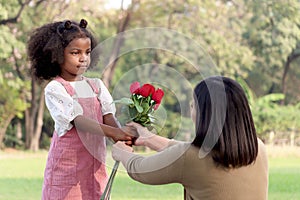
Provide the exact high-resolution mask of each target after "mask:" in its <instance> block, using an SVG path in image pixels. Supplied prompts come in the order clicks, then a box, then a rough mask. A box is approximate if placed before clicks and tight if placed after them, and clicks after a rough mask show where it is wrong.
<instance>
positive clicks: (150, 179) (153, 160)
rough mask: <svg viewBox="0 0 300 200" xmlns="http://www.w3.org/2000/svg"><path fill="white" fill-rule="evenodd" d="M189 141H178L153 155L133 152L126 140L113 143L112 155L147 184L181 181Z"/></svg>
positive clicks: (135, 176)
mask: <svg viewBox="0 0 300 200" xmlns="http://www.w3.org/2000/svg"><path fill="white" fill-rule="evenodd" d="M189 147H190V144H188V143H178V144H177V145H173V146H171V147H169V148H166V149H165V150H163V151H161V152H158V153H156V154H154V155H152V156H147V157H144V156H141V155H137V154H134V153H132V148H130V147H128V146H127V145H126V144H124V142H117V143H116V144H114V145H113V148H112V156H113V158H114V159H115V160H117V161H120V162H122V164H123V165H124V167H125V168H126V170H127V173H128V174H129V176H130V177H131V178H132V179H134V180H136V181H139V182H142V183H145V184H152V185H158V184H167V183H175V182H177V183H181V182H182V177H183V176H182V173H183V171H184V160H185V155H186V154H185V152H186V151H187V150H188V148H189Z"/></svg>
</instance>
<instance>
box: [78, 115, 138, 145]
mask: <svg viewBox="0 0 300 200" xmlns="http://www.w3.org/2000/svg"><path fill="white" fill-rule="evenodd" d="M105 121H106V123H108V124H99V123H98V122H97V121H95V120H92V119H89V118H86V117H84V116H82V115H78V116H77V117H75V119H74V120H73V125H74V126H75V127H76V128H77V129H78V130H80V131H87V132H90V133H95V134H102V135H104V136H106V137H110V138H112V139H113V140H114V141H115V142H116V141H131V140H132V137H133V136H132V135H130V134H129V133H127V132H125V131H123V130H122V129H121V128H118V125H117V122H116V121H115V122H114V121H113V120H112V119H111V117H109V116H108V117H105V118H104V122H105ZM112 125H113V126H112Z"/></svg>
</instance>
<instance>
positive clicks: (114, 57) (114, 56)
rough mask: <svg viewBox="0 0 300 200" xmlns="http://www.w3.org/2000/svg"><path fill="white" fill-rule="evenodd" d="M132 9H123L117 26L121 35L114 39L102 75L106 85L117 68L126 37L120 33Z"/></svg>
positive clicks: (126, 23) (127, 21) (127, 22)
mask: <svg viewBox="0 0 300 200" xmlns="http://www.w3.org/2000/svg"><path fill="white" fill-rule="evenodd" d="M133 4H134V2H133V3H132V5H131V8H132V7H134V5H133ZM131 12H132V10H131V9H129V10H126V11H125V10H123V9H122V18H121V20H119V25H118V27H117V34H119V37H116V38H115V41H114V47H113V49H112V52H111V55H110V58H109V63H110V64H109V65H108V66H107V67H106V69H105V71H104V73H103V76H102V81H103V82H104V84H105V85H106V87H109V85H110V83H111V80H112V77H113V75H114V72H115V68H116V64H117V61H118V56H119V52H120V48H121V46H122V44H123V42H124V38H123V37H122V35H120V33H122V32H124V31H125V30H126V28H127V26H128V24H129V21H130V15H131Z"/></svg>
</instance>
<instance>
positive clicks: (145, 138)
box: [126, 122, 177, 151]
mask: <svg viewBox="0 0 300 200" xmlns="http://www.w3.org/2000/svg"><path fill="white" fill-rule="evenodd" d="M126 126H127V127H129V128H132V129H131V130H133V131H136V132H137V133H138V135H139V137H138V138H137V140H136V141H135V142H134V145H136V146H146V147H149V148H150V149H152V150H154V151H162V150H163V149H165V148H167V147H168V146H170V145H171V144H172V143H177V142H176V141H174V140H170V139H168V138H165V137H162V136H159V135H156V134H154V133H151V132H150V131H149V130H148V129H147V128H145V127H143V126H141V125H140V124H138V123H135V122H130V123H128V124H126Z"/></svg>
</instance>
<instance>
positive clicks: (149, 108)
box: [100, 82, 164, 200]
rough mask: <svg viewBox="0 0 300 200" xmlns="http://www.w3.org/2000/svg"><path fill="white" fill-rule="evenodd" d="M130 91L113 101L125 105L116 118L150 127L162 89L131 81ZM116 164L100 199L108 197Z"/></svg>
mask: <svg viewBox="0 0 300 200" xmlns="http://www.w3.org/2000/svg"><path fill="white" fill-rule="evenodd" d="M130 93H131V96H130V98H126V97H124V98H122V99H120V100H115V101H114V103H121V104H123V105H125V106H123V107H122V110H121V112H122V115H123V116H120V117H118V120H120V121H121V122H122V121H123V123H124V122H125V123H126V122H128V121H134V122H136V123H139V124H141V125H142V126H145V127H147V128H150V129H151V128H152V127H153V125H155V117H154V116H153V115H152V114H153V112H154V111H155V110H157V108H158V107H159V105H160V103H161V100H162V98H163V96H164V91H163V90H162V89H160V88H157V89H155V87H154V86H153V85H151V84H148V83H147V84H144V85H143V86H140V83H139V82H133V83H132V84H131V85H130ZM118 166H119V161H116V162H115V165H114V167H113V169H112V172H111V175H110V177H109V180H108V183H107V185H106V187H105V190H104V192H103V194H102V195H101V198H100V200H109V199H110V192H111V187H112V184H113V180H114V177H115V175H116V172H117V169H118Z"/></svg>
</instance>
